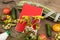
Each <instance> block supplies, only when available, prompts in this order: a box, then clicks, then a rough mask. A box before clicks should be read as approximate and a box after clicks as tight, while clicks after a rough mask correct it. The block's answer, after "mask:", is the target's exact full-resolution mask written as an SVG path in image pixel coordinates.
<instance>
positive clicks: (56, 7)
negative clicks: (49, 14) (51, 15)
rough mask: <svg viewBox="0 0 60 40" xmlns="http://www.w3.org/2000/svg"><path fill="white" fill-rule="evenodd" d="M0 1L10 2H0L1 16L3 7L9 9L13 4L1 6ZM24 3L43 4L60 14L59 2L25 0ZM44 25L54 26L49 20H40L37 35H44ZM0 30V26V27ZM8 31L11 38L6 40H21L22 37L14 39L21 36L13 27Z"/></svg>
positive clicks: (54, 0)
mask: <svg viewBox="0 0 60 40" xmlns="http://www.w3.org/2000/svg"><path fill="white" fill-rule="evenodd" d="M2 1H10V0H0V13H1V14H2V10H3V8H4V7H10V8H11V7H13V6H15V3H12V4H3V3H2ZM14 1H15V2H16V3H17V2H19V1H21V0H14ZM26 1H33V2H39V3H41V4H43V5H45V6H47V7H49V8H51V9H52V10H55V11H57V12H60V0H38V1H37V0H26ZM46 23H49V24H51V26H52V25H53V24H55V23H54V22H52V21H49V20H46V19H44V20H42V21H41V29H39V31H38V33H39V34H40V33H44V34H46V33H45V24H46ZM0 28H1V29H2V27H1V26H0ZM3 30H4V29H2V31H3ZM10 31H11V36H10V37H8V39H7V40H22V39H21V38H22V37H20V38H19V39H17V38H16V36H21V35H19V34H20V33H18V32H17V31H16V30H15V27H13V28H11V29H10ZM52 34H53V38H54V35H55V32H52ZM53 40H54V39H53Z"/></svg>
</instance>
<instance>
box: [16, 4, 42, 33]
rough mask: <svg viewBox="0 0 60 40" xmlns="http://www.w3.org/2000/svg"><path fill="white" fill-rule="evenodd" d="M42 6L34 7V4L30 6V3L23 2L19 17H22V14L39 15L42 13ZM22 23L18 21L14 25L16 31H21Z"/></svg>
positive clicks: (22, 28)
mask: <svg viewBox="0 0 60 40" xmlns="http://www.w3.org/2000/svg"><path fill="white" fill-rule="evenodd" d="M42 11H43V9H42V8H39V7H36V6H32V5H30V4H24V5H23V8H22V12H21V14H20V16H19V19H21V18H22V16H41V15H42ZM23 25H24V24H21V23H18V24H17V25H16V30H17V31H18V32H23V30H24V28H25V26H26V24H25V26H23Z"/></svg>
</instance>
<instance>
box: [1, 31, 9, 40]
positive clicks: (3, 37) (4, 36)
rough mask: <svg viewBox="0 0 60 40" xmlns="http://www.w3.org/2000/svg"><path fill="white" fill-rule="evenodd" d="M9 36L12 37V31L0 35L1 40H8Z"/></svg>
mask: <svg viewBox="0 0 60 40" xmlns="http://www.w3.org/2000/svg"><path fill="white" fill-rule="evenodd" d="M9 35H10V31H6V32H4V33H2V34H0V40H6V39H7V37H8V36H9Z"/></svg>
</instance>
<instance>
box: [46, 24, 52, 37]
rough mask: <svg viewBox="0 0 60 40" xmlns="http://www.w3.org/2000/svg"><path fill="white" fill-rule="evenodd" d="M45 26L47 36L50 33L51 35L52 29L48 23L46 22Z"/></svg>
mask: <svg viewBox="0 0 60 40" xmlns="http://www.w3.org/2000/svg"><path fill="white" fill-rule="evenodd" d="M45 27H46V34H47V36H48V37H51V35H52V29H51V26H50V24H46V25H45Z"/></svg>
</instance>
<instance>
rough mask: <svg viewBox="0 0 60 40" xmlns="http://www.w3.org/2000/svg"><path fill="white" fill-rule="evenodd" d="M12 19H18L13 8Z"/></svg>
mask: <svg viewBox="0 0 60 40" xmlns="http://www.w3.org/2000/svg"><path fill="white" fill-rule="evenodd" d="M11 17H12V19H17V10H16V9H15V8H14V7H13V8H12V10H11Z"/></svg>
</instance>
